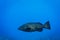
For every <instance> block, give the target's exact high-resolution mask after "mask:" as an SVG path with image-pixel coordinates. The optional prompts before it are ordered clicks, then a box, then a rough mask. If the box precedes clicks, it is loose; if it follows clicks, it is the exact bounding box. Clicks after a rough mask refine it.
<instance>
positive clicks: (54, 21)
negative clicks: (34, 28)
mask: <svg viewBox="0 0 60 40" xmlns="http://www.w3.org/2000/svg"><path fill="white" fill-rule="evenodd" d="M0 9H1V10H0V37H2V39H3V40H4V38H7V39H9V40H55V39H56V40H60V1H59V0H1V1H0ZM47 21H50V26H51V30H47V29H44V30H43V31H42V32H23V31H19V30H18V29H17V28H18V27H19V26H21V25H22V24H25V23H27V22H41V23H43V24H44V23H45V22H47ZM0 39H1V38H0Z"/></svg>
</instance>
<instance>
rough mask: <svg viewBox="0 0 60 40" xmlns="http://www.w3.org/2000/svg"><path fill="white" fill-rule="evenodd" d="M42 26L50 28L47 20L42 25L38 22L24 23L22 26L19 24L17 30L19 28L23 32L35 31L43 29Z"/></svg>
mask: <svg viewBox="0 0 60 40" xmlns="http://www.w3.org/2000/svg"><path fill="white" fill-rule="evenodd" d="M43 28H46V29H49V30H50V29H51V28H50V24H49V21H47V22H46V23H45V24H44V25H43V24H42V23H40V22H30V23H26V24H23V25H22V26H20V27H19V28H18V30H21V31H24V32H35V31H38V32H41V31H42V30H43Z"/></svg>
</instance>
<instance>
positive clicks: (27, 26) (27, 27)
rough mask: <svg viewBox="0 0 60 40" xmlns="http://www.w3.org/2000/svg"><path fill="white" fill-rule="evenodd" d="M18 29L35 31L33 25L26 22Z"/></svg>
mask: <svg viewBox="0 0 60 40" xmlns="http://www.w3.org/2000/svg"><path fill="white" fill-rule="evenodd" d="M18 29H19V30H21V31H25V32H32V31H34V30H33V27H32V26H30V25H26V24H25V25H22V26H20V27H19V28H18Z"/></svg>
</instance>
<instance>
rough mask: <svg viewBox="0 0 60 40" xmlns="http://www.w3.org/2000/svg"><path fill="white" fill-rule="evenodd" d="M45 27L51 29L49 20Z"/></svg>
mask: <svg viewBox="0 0 60 40" xmlns="http://www.w3.org/2000/svg"><path fill="white" fill-rule="evenodd" d="M44 28H46V29H51V28H50V23H49V21H47V22H46V23H45V24H44Z"/></svg>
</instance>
